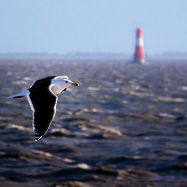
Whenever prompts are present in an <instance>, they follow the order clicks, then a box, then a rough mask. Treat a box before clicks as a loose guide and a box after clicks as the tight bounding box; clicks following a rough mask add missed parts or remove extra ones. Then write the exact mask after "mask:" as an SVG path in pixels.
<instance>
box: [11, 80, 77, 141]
mask: <svg viewBox="0 0 187 187" xmlns="http://www.w3.org/2000/svg"><path fill="white" fill-rule="evenodd" d="M72 86H79V83H77V82H73V81H71V80H69V79H68V77H67V76H50V77H46V78H43V79H39V80H36V81H35V82H34V83H33V84H32V85H31V86H30V88H28V89H25V90H22V91H21V92H19V93H17V94H15V95H12V96H9V97H8V98H10V99H11V98H21V97H24V96H27V99H28V101H29V104H30V107H31V109H32V111H33V131H34V135H35V141H38V140H39V139H40V138H42V137H43V136H44V135H45V133H46V132H47V130H48V129H49V127H50V125H51V122H52V121H53V119H54V116H55V113H56V104H57V99H58V94H60V93H62V92H64V91H66V90H67V88H69V87H72Z"/></svg>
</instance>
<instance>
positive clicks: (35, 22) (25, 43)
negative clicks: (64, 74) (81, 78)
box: [0, 0, 187, 54]
mask: <svg viewBox="0 0 187 187" xmlns="http://www.w3.org/2000/svg"><path fill="white" fill-rule="evenodd" d="M137 26H141V27H142V28H143V30H144V35H145V38H144V43H145V49H146V52H147V53H149V54H154V53H163V52H172V51H173V52H187V0H0V52H57V53H67V52H106V53H107V52H113V53H118V52H119V53H129V54H131V53H132V52H133V49H134V43H135V38H134V36H135V33H134V31H135V28H136V27H137Z"/></svg>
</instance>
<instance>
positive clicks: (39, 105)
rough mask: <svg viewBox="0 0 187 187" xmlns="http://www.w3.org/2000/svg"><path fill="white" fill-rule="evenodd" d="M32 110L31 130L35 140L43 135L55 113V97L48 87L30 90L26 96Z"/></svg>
mask: <svg viewBox="0 0 187 187" xmlns="http://www.w3.org/2000/svg"><path fill="white" fill-rule="evenodd" d="M28 100H29V103H30V105H31V109H32V110H33V131H34V134H35V140H36V141H37V140H39V139H40V138H41V137H42V136H44V135H45V133H46V132H47V130H48V128H49V127H50V125H51V122H52V120H53V118H54V116H55V113H56V103H57V97H56V96H55V95H53V94H52V93H51V92H50V91H49V90H48V89H44V90H40V91H39V92H35V91H33V92H31V93H30V95H29V96H28Z"/></svg>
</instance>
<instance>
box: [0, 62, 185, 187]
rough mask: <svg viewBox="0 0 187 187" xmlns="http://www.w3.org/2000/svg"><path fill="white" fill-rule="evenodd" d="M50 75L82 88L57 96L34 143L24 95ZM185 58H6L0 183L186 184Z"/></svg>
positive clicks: (0, 67)
mask: <svg viewBox="0 0 187 187" xmlns="http://www.w3.org/2000/svg"><path fill="white" fill-rule="evenodd" d="M50 75H68V76H69V77H70V79H72V80H74V81H79V82H80V84H81V86H80V87H78V88H75V89H72V90H69V91H67V92H66V93H64V94H63V95H61V96H60V97H59V100H58V105H57V113H56V117H55V120H54V122H53V124H52V126H51V128H50V130H49V131H48V133H47V134H46V136H44V137H43V139H41V141H38V142H35V141H34V135H33V132H32V125H31V124H32V112H31V110H30V107H29V105H28V102H27V100H26V99H19V100H12V101H8V100H7V99H6V97H7V96H9V95H12V94H14V93H16V92H18V91H20V90H21V89H24V88H27V87H28V86H29V85H30V84H32V81H34V80H35V79H38V78H42V77H46V76H50ZM186 75H187V61H186V62H185V61H175V62H172V61H168V62H165V61H155V62H152V63H151V64H149V65H143V66H141V65H130V64H127V63H125V62H123V61H122V60H121V61H119V60H109V61H107V60H105V61H101V60H97V61H93V60H92V61H91V60H88V61H80V60H71V61H65V60H58V61H57V60H34V61H32V60H21V61H20V60H14V61H13V60H10V61H9V60H4V61H3V60H1V62H0V79H1V81H0V84H1V85H0V86H1V91H0V104H1V105H0V137H1V138H0V157H1V159H0V186H8V185H10V186H21V185H23V186H58V185H59V186H75V187H77V186H83V187H84V186H85V187H86V186H111V187H113V186H116V187H117V186H166V185H168V186H187V79H186Z"/></svg>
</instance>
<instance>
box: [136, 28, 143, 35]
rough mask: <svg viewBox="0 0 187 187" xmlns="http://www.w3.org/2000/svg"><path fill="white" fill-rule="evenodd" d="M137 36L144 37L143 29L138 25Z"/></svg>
mask: <svg viewBox="0 0 187 187" xmlns="http://www.w3.org/2000/svg"><path fill="white" fill-rule="evenodd" d="M136 34H137V38H143V29H142V28H141V27H138V28H137V30H136Z"/></svg>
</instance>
